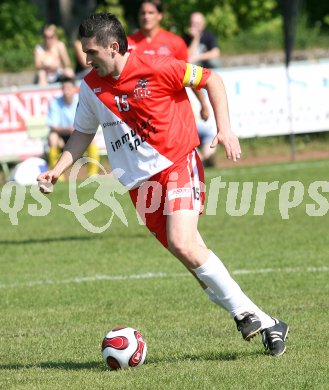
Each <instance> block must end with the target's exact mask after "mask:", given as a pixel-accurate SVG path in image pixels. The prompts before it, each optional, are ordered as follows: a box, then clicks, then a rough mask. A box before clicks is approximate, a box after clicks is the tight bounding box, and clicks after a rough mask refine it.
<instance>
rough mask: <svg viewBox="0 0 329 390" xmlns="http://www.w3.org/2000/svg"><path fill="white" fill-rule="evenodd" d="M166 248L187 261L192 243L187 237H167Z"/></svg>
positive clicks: (190, 253)
mask: <svg viewBox="0 0 329 390" xmlns="http://www.w3.org/2000/svg"><path fill="white" fill-rule="evenodd" d="M168 249H169V250H170V252H171V253H173V254H174V255H175V256H176V257H178V258H179V259H181V260H185V262H188V260H189V258H190V257H191V255H192V245H191V243H190V241H189V240H188V239H182V238H180V237H169V239H168Z"/></svg>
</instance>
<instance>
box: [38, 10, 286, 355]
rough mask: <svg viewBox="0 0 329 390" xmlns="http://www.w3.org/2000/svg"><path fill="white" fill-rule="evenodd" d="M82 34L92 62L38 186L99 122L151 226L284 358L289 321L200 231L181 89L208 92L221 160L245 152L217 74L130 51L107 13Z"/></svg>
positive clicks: (199, 187)
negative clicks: (262, 303) (66, 133)
mask: <svg viewBox="0 0 329 390" xmlns="http://www.w3.org/2000/svg"><path fill="white" fill-rule="evenodd" d="M79 35H80V39H81V42H82V47H83V51H84V52H85V53H86V54H87V62H88V63H90V64H91V65H92V67H93V69H92V71H91V72H90V73H89V74H88V75H87V76H86V77H85V79H84V80H83V81H82V83H81V86H80V96H79V105H78V108H77V112H76V116H75V122H74V128H75V130H74V132H73V133H72V135H71V137H70V139H69V140H68V142H67V144H66V146H65V150H64V152H63V154H62V156H61V157H60V159H59V161H58V163H57V164H56V166H55V167H54V168H53V169H52V170H50V171H47V172H45V173H42V174H40V175H39V176H38V182H39V186H40V190H41V191H47V187H48V186H49V185H51V184H54V183H56V181H57V179H58V178H59V177H60V175H61V174H62V173H63V172H64V171H65V170H66V169H67V168H69V167H70V166H71V165H72V164H73V162H74V161H76V160H77V159H78V158H80V157H81V155H82V154H83V152H84V151H85V149H86V148H87V146H88V145H89V143H90V142H91V140H92V139H93V137H94V135H95V132H96V130H97V127H98V125H99V124H105V125H106V126H103V127H104V128H103V134H104V138H105V141H106V146H107V152H108V157H109V161H110V165H111V167H112V169H113V170H114V171H115V170H116V168H120V177H119V180H120V181H121V183H122V184H123V185H125V186H126V187H128V188H129V191H130V196H131V199H132V201H133V203H134V205H135V207H136V209H137V211H138V212H139V213H140V215H141V217H142V219H143V221H144V222H145V224H146V226H147V227H148V229H149V230H150V231H151V232H152V233H153V234H154V236H155V237H156V238H157V239H158V240H159V241H160V242H161V243H162V245H163V246H164V247H165V248H167V249H168V250H169V251H170V252H171V253H172V254H173V255H174V256H175V257H176V258H177V259H179V260H180V261H181V262H182V263H183V264H184V265H185V267H186V268H187V269H188V270H189V271H190V272H191V273H192V274H194V275H195V277H196V278H197V280H198V281H199V282H200V284H201V285H202V286H203V288H204V290H205V292H206V293H207V294H208V296H209V298H210V299H211V300H212V301H214V302H215V303H216V304H217V305H219V306H221V307H223V308H224V309H226V310H227V311H228V312H229V313H230V314H231V316H232V318H234V320H235V322H236V324H237V328H238V330H239V331H240V332H241V334H242V337H243V338H244V339H245V340H250V339H251V338H252V337H253V336H255V335H256V334H257V333H258V332H260V331H261V332H262V340H263V343H264V345H265V347H266V348H267V349H268V350H269V352H270V354H271V355H276V356H279V355H282V354H283V353H284V351H285V349H286V347H285V339H286V337H287V334H288V325H286V324H285V323H284V322H282V321H279V320H277V319H275V318H272V317H270V316H269V315H268V314H266V313H265V312H263V311H262V310H261V309H260V308H259V307H258V306H256V305H255V304H254V303H253V302H252V301H251V300H250V299H249V298H248V297H247V296H246V295H245V294H244V292H243V291H242V290H241V288H240V287H239V286H238V284H237V283H236V282H235V281H234V280H233V279H232V277H231V276H230V274H229V272H228V271H227V269H226V267H225V266H224V264H223V263H222V262H221V260H220V259H219V258H218V257H217V255H216V254H215V253H213V252H212V251H211V250H210V249H208V248H207V246H206V244H205V243H204V241H203V239H202V236H201V234H200V232H199V230H198V219H199V213H200V212H201V211H202V207H203V202H204V185H203V182H204V177H203V176H204V175H203V168H202V164H201V162H200V159H199V157H198V154H197V153H196V151H195V148H196V147H197V146H198V143H199V139H198V136H197V129H196V125H195V121H194V117H193V113H192V110H191V105H190V103H189V100H188V97H187V94H186V90H185V87H192V88H199V89H200V88H205V89H206V90H207V92H208V95H209V98H210V102H211V104H212V107H213V110H214V113H215V117H216V123H217V130H218V133H217V135H216V137H215V138H214V140H213V145H214V146H215V145H216V144H218V143H220V144H222V145H223V147H224V149H225V151H226V155H227V157H228V158H229V159H231V160H232V161H237V160H238V159H239V158H240V156H241V149H240V144H239V141H238V138H237V137H236V136H235V135H234V134H233V133H232V131H231V129H230V119H229V113H228V107H227V96H226V92H225V87H224V84H223V82H222V79H221V77H220V76H219V75H218V74H217V73H214V72H212V71H211V70H209V69H204V68H201V67H199V66H197V65H192V64H189V63H186V62H185V61H180V60H176V59H174V58H171V57H164V56H156V55H154V56H150V55H147V54H137V53H134V52H132V53H129V52H128V51H127V47H128V45H127V38H126V35H125V32H124V29H123V27H122V25H121V24H120V22H119V21H118V19H117V18H116V17H115V16H114V15H112V14H106V13H101V14H95V15H92V16H90V17H88V18H87V19H85V20H84V21H83V22H82V23H81V24H80V26H79ZM122 171H123V172H124V174H122Z"/></svg>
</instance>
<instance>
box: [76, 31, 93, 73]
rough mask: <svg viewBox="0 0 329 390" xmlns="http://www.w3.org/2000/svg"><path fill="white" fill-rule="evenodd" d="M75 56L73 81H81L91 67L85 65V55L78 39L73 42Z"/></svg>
mask: <svg viewBox="0 0 329 390" xmlns="http://www.w3.org/2000/svg"><path fill="white" fill-rule="evenodd" d="M73 49H74V56H75V61H76V65H75V79H76V80H82V79H83V78H84V77H85V76H86V75H87V74H88V73H89V72H90V71H91V66H90V65H88V64H87V61H86V53H84V52H83V51H82V46H81V42H80V39H75V40H74V42H73Z"/></svg>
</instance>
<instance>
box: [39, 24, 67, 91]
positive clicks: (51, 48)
mask: <svg viewBox="0 0 329 390" xmlns="http://www.w3.org/2000/svg"><path fill="white" fill-rule="evenodd" d="M34 62H35V67H36V68H37V75H36V83H37V84H40V85H47V84H50V83H56V82H58V81H61V79H62V78H63V77H73V76H74V71H73V69H72V67H71V61H70V57H69V55H68V51H67V48H66V45H65V43H64V42H62V41H60V40H59V39H58V36H57V27H56V26H55V25H54V24H50V25H46V26H45V27H44V29H43V43H42V44H38V45H37V46H36V47H35V49H34Z"/></svg>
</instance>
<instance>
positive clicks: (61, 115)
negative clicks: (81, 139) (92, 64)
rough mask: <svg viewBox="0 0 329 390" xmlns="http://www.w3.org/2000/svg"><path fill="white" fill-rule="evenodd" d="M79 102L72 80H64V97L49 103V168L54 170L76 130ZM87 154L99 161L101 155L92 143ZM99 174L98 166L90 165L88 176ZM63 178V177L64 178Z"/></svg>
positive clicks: (95, 164)
mask: <svg viewBox="0 0 329 390" xmlns="http://www.w3.org/2000/svg"><path fill="white" fill-rule="evenodd" d="M78 101H79V94H78V91H77V88H76V85H75V81H74V79H72V78H67V79H63V81H62V95H61V96H60V97H57V98H53V99H51V100H50V102H49V110H48V115H47V124H48V126H49V128H50V132H49V136H48V144H49V161H48V164H49V167H50V168H53V167H54V166H55V165H56V162H57V160H58V158H59V155H60V152H61V150H62V149H63V148H64V145H65V144H66V142H67V140H68V139H69V138H70V136H71V133H72V132H73V130H74V127H73V122H74V116H75V112H76V109H77V105H78ZM87 154H88V156H89V157H90V158H92V159H94V160H96V161H98V160H99V154H98V148H97V145H96V144H95V143H94V142H92V143H91V144H90V145H89V147H88V149H87ZM97 173H98V164H97V163H92V162H91V163H89V164H88V176H91V175H94V174H97ZM62 178H63V177H62Z"/></svg>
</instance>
